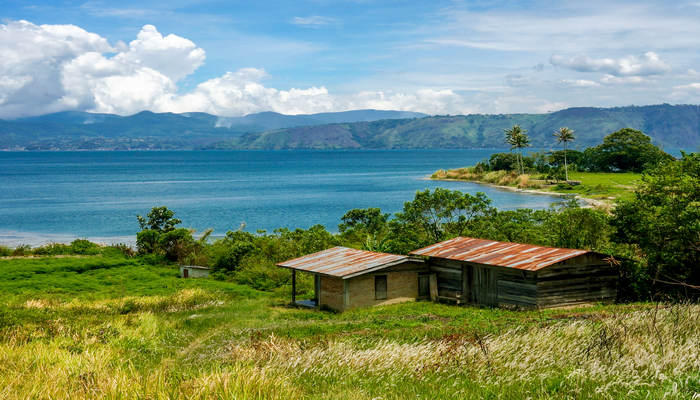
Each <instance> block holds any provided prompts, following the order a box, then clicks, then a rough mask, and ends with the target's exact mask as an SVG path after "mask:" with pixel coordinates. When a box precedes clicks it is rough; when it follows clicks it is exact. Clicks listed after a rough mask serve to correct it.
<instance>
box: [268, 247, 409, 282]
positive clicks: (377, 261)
mask: <svg viewBox="0 0 700 400" xmlns="http://www.w3.org/2000/svg"><path fill="white" fill-rule="evenodd" d="M408 259H409V258H408V256H400V255H397V254H388V253H377V252H374V251H366V250H357V249H351V248H348V247H340V246H338V247H333V248H330V249H327V250H323V251H319V252H317V253H313V254H309V255H306V256H303V257H299V258H295V259H292V260H287V261H284V262H281V263H279V264H277V266H278V267H282V268H290V269H295V270H299V271H305V272H312V273H316V274H322V275H328V276H334V277H338V278H350V277H352V276H356V275H360V274H363V273H367V272H371V271H374V270H378V269H382V268H386V267H389V266H392V265H396V264H400V263H402V262H404V261H407V260H408Z"/></svg>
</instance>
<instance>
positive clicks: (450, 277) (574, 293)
mask: <svg viewBox="0 0 700 400" xmlns="http://www.w3.org/2000/svg"><path fill="white" fill-rule="evenodd" d="M410 254H412V255H415V256H424V257H426V263H427V265H428V267H429V268H430V270H431V271H432V272H433V273H435V275H436V281H437V292H438V298H439V299H443V300H451V301H456V302H457V303H474V304H483V305H488V306H518V307H553V306H562V305H569V304H577V303H586V302H594V301H607V300H613V299H615V297H616V295H617V279H618V275H619V274H618V271H617V268H616V267H615V266H614V265H613V263H612V262H609V261H610V259H609V258H608V256H606V255H604V254H600V253H596V252H592V251H586V250H576V249H562V248H553V247H542V246H534V245H530V244H521V243H509V242H498V241H493V240H485V239H474V238H467V237H457V238H454V239H450V240H447V241H444V242H440V243H437V244H434V245H431V246H428V247H425V248H422V249H419V250H415V251H413V252H411V253H410Z"/></svg>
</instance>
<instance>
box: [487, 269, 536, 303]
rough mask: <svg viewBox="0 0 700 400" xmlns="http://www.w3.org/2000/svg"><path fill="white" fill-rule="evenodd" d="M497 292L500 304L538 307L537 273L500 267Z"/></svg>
mask: <svg viewBox="0 0 700 400" xmlns="http://www.w3.org/2000/svg"><path fill="white" fill-rule="evenodd" d="M497 293H498V304H499V305H510V306H517V307H528V308H529V307H536V306H537V280H536V277H535V273H534V272H530V271H522V270H518V269H504V268H499V270H498V284H497Z"/></svg>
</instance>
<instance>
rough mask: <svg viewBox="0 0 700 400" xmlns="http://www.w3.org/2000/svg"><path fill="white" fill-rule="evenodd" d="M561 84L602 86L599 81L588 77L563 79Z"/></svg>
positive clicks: (567, 85) (565, 85) (569, 85)
mask: <svg viewBox="0 0 700 400" xmlns="http://www.w3.org/2000/svg"><path fill="white" fill-rule="evenodd" d="M559 84H560V85H561V86H564V87H582V88H583V87H596V86H600V84H599V83H598V82H595V81H591V80H588V79H562V80H560V81H559Z"/></svg>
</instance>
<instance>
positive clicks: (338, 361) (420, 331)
mask: <svg viewBox="0 0 700 400" xmlns="http://www.w3.org/2000/svg"><path fill="white" fill-rule="evenodd" d="M18 275H21V277H19V276H18ZM286 295H287V293H277V294H274V293H266V292H259V291H255V290H253V289H250V288H249V287H247V286H242V285H238V284H236V283H232V282H223V281H217V280H212V279H179V278H177V270H176V269H175V268H173V267H171V266H168V265H152V264H149V263H147V262H146V261H145V260H144V259H139V258H125V257H116V256H115V257H106V256H89V257H78V258H76V257H64V258H33V259H27V258H15V259H5V260H0V397H2V398H3V399H8V400H14V399H25V398H52V399H93V398H171V399H221V398H227V399H228V398H230V399H290V398H299V399H317V398H325V399H373V398H384V399H406V398H434V399H451V398H513V399H516V398H527V397H530V398H562V399H564V398H577V397H581V396H584V397H586V398H594V399H595V398H599V399H609V398H631V399H636V398H639V399H642V398H662V397H663V398H669V399H684V398H688V399H690V398H692V397H693V395H694V394H695V393H697V392H698V391H700V373H698V371H700V364H698V360H700V331H698V329H697V326H698V325H699V324H700V319H699V318H700V308H698V306H697V305H690V304H677V305H672V304H658V305H655V304H629V305H605V306H603V305H597V306H593V307H583V308H572V309H559V310H544V311H524V312H523V311H508V310H501V309H480V308H474V307H455V306H450V305H443V304H436V303H430V302H415V303H406V304H400V305H392V306H385V307H377V308H371V309H360V310H354V311H349V312H346V313H343V314H333V313H328V312H322V311H312V310H304V309H295V308H288V307H286V306H285V302H286V299H287V298H288V297H287V296H286Z"/></svg>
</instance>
